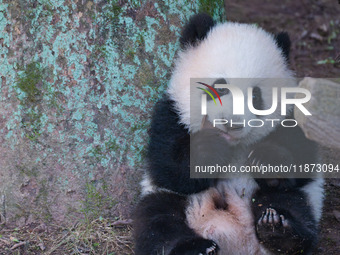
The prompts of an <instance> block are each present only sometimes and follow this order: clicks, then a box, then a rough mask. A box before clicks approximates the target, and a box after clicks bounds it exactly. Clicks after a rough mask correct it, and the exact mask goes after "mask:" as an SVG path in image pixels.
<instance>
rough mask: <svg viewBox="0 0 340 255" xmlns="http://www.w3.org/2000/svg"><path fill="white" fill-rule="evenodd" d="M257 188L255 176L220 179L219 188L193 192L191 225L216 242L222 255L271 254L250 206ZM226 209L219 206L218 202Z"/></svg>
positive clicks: (197, 231)
mask: <svg viewBox="0 0 340 255" xmlns="http://www.w3.org/2000/svg"><path fill="white" fill-rule="evenodd" d="M257 188H258V186H257V184H256V182H255V181H254V180H253V179H245V178H237V179H228V180H221V181H220V183H219V184H218V185H217V187H216V188H211V189H209V190H207V191H204V192H201V193H199V194H196V195H192V196H191V197H190V198H189V206H188V208H187V211H186V215H187V221H188V224H189V226H190V227H191V228H192V229H194V230H195V232H196V233H198V234H199V235H201V236H203V237H204V238H207V239H211V240H213V241H215V242H216V243H217V244H218V245H219V247H220V252H219V254H221V255H230V254H233V255H245V254H247V255H262V254H270V253H269V252H267V251H266V250H265V249H264V247H263V246H262V245H261V244H260V243H259V241H258V239H257V237H256V233H255V226H254V219H253V215H252V212H251V208H250V203H251V196H252V194H253V193H254V191H255V190H256V189H257ZM221 200H224V201H226V202H227V207H226V208H216V202H217V204H221V203H219V201H221Z"/></svg>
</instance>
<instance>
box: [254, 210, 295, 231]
mask: <svg viewBox="0 0 340 255" xmlns="http://www.w3.org/2000/svg"><path fill="white" fill-rule="evenodd" d="M257 225H258V226H270V227H272V228H273V229H275V228H279V227H280V226H283V227H284V228H287V227H289V221H288V220H287V219H286V217H285V216H284V215H282V214H280V215H279V214H278V213H277V211H276V210H275V209H273V208H267V209H266V211H264V212H262V215H261V217H260V218H259V220H258V222H257ZM274 227H275V228H274Z"/></svg>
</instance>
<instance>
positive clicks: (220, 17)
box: [198, 0, 225, 22]
mask: <svg viewBox="0 0 340 255" xmlns="http://www.w3.org/2000/svg"><path fill="white" fill-rule="evenodd" d="M198 4H199V12H205V13H208V14H209V15H210V16H212V17H213V18H214V19H215V20H217V21H220V22H221V21H224V20H225V12H224V0H199V1H198Z"/></svg>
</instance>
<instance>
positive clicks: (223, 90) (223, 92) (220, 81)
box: [207, 78, 229, 101]
mask: <svg viewBox="0 0 340 255" xmlns="http://www.w3.org/2000/svg"><path fill="white" fill-rule="evenodd" d="M216 84H227V81H226V80H225V79H223V78H219V79H217V80H216V81H214V83H213V85H212V87H213V88H214V89H215V90H216V92H217V94H218V95H219V96H220V97H221V96H224V95H227V94H228V93H229V89H227V88H216V87H215V85H216ZM212 95H213V97H214V98H216V97H217V96H216V94H215V93H212ZM207 100H208V101H210V100H212V98H211V97H208V98H207Z"/></svg>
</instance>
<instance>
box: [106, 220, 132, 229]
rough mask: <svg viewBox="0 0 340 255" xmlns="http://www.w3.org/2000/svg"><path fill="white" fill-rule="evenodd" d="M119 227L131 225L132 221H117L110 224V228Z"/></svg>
mask: <svg viewBox="0 0 340 255" xmlns="http://www.w3.org/2000/svg"><path fill="white" fill-rule="evenodd" d="M120 225H132V219H128V220H117V221H115V222H113V223H112V224H111V227H114V226H120Z"/></svg>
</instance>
